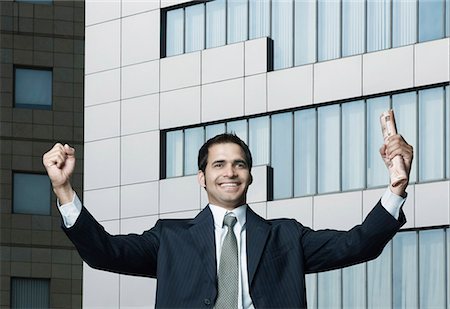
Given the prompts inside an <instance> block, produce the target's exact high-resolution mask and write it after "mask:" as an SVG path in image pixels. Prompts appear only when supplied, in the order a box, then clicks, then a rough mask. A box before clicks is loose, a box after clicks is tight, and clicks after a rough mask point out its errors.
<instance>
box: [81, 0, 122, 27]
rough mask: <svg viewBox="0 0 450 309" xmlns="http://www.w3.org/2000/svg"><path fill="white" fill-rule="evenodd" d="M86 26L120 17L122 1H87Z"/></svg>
mask: <svg viewBox="0 0 450 309" xmlns="http://www.w3.org/2000/svg"><path fill="white" fill-rule="evenodd" d="M85 6H86V11H85V12H86V15H85V24H86V26H89V25H92V24H98V23H101V22H105V21H107V20H112V19H117V18H119V17H120V0H86V1H85Z"/></svg>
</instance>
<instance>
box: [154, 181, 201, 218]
mask: <svg viewBox="0 0 450 309" xmlns="http://www.w3.org/2000/svg"><path fill="white" fill-rule="evenodd" d="M200 189H202V190H203V188H201V187H200V185H199V184H198V181H197V175H194V176H186V177H177V178H168V179H163V180H161V181H160V183H159V190H160V191H159V196H160V199H159V200H160V213H167V212H180V211H187V210H197V209H200Z"/></svg>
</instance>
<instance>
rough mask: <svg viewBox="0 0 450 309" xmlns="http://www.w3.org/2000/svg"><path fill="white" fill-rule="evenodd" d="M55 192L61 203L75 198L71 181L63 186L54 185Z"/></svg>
mask: <svg viewBox="0 0 450 309" xmlns="http://www.w3.org/2000/svg"><path fill="white" fill-rule="evenodd" d="M53 192H54V193H55V195H56V197H57V198H58V200H59V203H60V204H61V205H64V204H67V203H70V202H72V200H73V194H74V191H73V189H72V186H71V185H70V183H67V184H64V185H61V186H54V187H53Z"/></svg>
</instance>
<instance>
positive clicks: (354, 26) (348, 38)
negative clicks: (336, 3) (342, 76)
mask: <svg viewBox="0 0 450 309" xmlns="http://www.w3.org/2000/svg"><path fill="white" fill-rule="evenodd" d="M365 11H366V7H365V1H364V0H343V1H342V56H344V57H345V56H351V55H356V54H361V53H363V52H364V45H365V44H364V43H365V33H366V32H365V22H366V18H365Z"/></svg>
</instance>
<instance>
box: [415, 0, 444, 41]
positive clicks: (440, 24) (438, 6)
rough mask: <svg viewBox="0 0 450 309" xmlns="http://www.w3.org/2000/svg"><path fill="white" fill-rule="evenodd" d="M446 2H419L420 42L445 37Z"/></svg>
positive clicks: (425, 0)
mask: <svg viewBox="0 0 450 309" xmlns="http://www.w3.org/2000/svg"><path fill="white" fill-rule="evenodd" d="M444 23H445V22H444V1H443V0H419V42H423V41H429V40H436V39H440V38H442V37H444V34H445V30H444Z"/></svg>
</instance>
